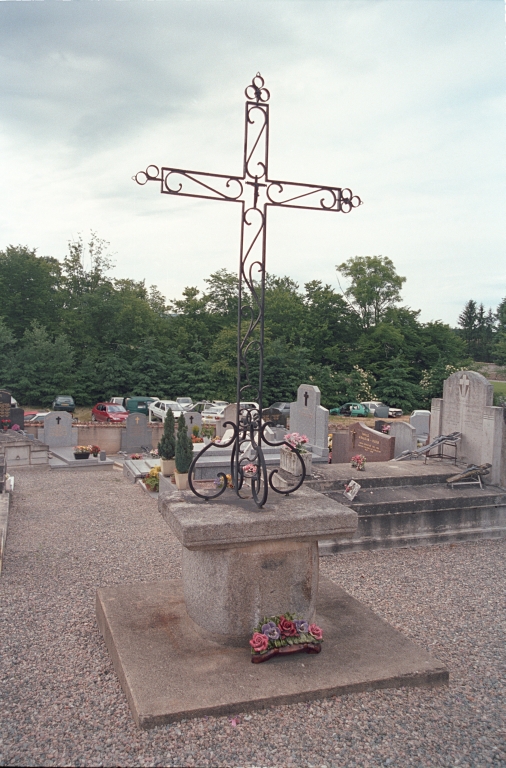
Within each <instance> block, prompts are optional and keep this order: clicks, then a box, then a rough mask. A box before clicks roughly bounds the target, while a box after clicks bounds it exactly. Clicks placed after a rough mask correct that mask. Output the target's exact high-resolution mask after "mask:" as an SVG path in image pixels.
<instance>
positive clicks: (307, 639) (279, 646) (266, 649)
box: [249, 613, 323, 664]
mask: <svg viewBox="0 0 506 768" xmlns="http://www.w3.org/2000/svg"><path fill="white" fill-rule="evenodd" d="M322 642H323V632H322V630H321V628H320V627H319V626H318V625H317V624H309V622H308V621H306V620H305V619H302V618H300V617H297V616H296V615H295V614H293V613H284V614H283V615H282V616H264V618H263V619H262V620H261V621H260V622H259V623H258V624H257V626H256V627H255V629H254V630H253V636H252V638H251V640H250V641H249V644H250V645H251V661H252V662H253V664H259V663H261V662H262V661H267V660H268V659H271V658H272V657H273V656H278V655H284V654H288V653H300V652H305V653H320V651H321V649H322V648H321V644H322Z"/></svg>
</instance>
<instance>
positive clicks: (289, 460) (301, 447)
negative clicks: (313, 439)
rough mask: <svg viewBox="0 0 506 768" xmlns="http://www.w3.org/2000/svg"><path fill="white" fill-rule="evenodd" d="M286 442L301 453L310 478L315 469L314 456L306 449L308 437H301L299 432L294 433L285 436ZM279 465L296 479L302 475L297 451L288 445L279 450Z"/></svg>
mask: <svg viewBox="0 0 506 768" xmlns="http://www.w3.org/2000/svg"><path fill="white" fill-rule="evenodd" d="M284 440H285V443H288V444H289V445H292V446H293V447H294V448H296V449H297V450H298V451H299V453H300V455H301V459H302V460H303V462H304V464H305V465H306V476H307V477H309V476H310V475H311V471H312V468H313V454H312V453H311V451H308V450H307V449H306V448H305V445H306V443H308V442H309V441H308V439H307V437H306V435H299V433H298V432H292V433H291V434H288V435H285V437H284ZM279 465H280V467H281V469H284V470H285V472H289V473H290V474H291V475H294V476H295V477H297V476H299V475H302V467H301V465H300V461H299V458H298V456H297V454H296V453H295V451H292V449H291V448H289V447H288V445H282V446H281V448H280V449H279Z"/></svg>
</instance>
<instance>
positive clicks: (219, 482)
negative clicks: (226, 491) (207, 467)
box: [214, 475, 234, 488]
mask: <svg viewBox="0 0 506 768" xmlns="http://www.w3.org/2000/svg"><path fill="white" fill-rule="evenodd" d="M226 478H227V488H233V487H234V484H233V482H232V475H226ZM214 485H215V486H216V487H217V488H223V478H222V477H217V478H216V480H214Z"/></svg>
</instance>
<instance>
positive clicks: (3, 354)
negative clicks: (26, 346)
mask: <svg viewBox="0 0 506 768" xmlns="http://www.w3.org/2000/svg"><path fill="white" fill-rule="evenodd" d="M15 345H16V339H15V338H14V334H13V333H12V331H11V329H10V328H8V327H7V325H6V323H4V321H3V320H2V318H1V317H0V389H9V390H10V389H11V387H12V383H13V371H14V353H15V348H16V346H15Z"/></svg>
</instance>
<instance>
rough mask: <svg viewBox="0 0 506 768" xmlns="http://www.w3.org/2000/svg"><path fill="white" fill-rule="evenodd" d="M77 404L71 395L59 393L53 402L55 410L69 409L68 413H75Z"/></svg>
mask: <svg viewBox="0 0 506 768" xmlns="http://www.w3.org/2000/svg"><path fill="white" fill-rule="evenodd" d="M75 409H76V404H75V403H74V398H73V397H70V395H57V397H55V399H54V402H53V411H67V413H74V411H75Z"/></svg>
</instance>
